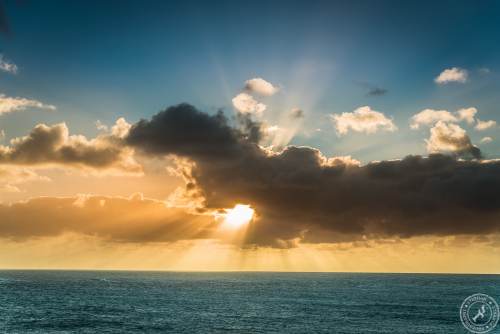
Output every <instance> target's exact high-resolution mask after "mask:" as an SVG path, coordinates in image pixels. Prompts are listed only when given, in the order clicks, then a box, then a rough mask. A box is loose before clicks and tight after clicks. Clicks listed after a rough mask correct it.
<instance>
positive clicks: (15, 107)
mask: <svg viewBox="0 0 500 334" xmlns="http://www.w3.org/2000/svg"><path fill="white" fill-rule="evenodd" d="M28 108H38V109H46V110H56V107H55V106H53V105H50V104H44V103H42V102H40V101H37V100H30V99H25V98H23V97H9V96H5V95H4V94H0V115H1V114H7V113H10V112H15V111H22V110H26V109H28Z"/></svg>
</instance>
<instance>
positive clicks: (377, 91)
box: [368, 87, 387, 96]
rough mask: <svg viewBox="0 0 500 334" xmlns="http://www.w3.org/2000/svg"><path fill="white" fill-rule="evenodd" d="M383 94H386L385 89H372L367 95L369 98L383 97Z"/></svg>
mask: <svg viewBox="0 0 500 334" xmlns="http://www.w3.org/2000/svg"><path fill="white" fill-rule="evenodd" d="M385 94H387V89H384V88H380V87H372V88H371V89H370V90H369V91H368V95H369V96H382V95H385Z"/></svg>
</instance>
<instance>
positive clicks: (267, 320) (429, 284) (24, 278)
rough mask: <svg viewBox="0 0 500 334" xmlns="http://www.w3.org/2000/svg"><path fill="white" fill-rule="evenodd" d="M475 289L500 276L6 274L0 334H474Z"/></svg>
mask: <svg viewBox="0 0 500 334" xmlns="http://www.w3.org/2000/svg"><path fill="white" fill-rule="evenodd" d="M478 292H482V293H486V294H489V295H490V296H492V297H494V298H495V299H496V300H497V301H499V300H500V276H490V275H414V274H411V275H406V274H326V273H325V274H323V273H171V272H105V271H100V272H99V271H0V332H2V333H70V332H77V333H214V332H220V333H227V332H232V333H447V334H449V333H467V331H466V330H465V329H464V328H463V327H462V325H461V323H460V319H459V307H460V305H461V303H462V301H463V299H464V298H465V297H467V296H469V295H472V294H474V293H478ZM492 333H499V328H496V330H495V331H493V332H492Z"/></svg>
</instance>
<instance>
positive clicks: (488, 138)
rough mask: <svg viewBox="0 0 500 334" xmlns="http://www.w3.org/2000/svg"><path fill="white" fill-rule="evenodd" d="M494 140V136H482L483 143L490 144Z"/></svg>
mask: <svg viewBox="0 0 500 334" xmlns="http://www.w3.org/2000/svg"><path fill="white" fill-rule="evenodd" d="M492 141H493V138H491V137H483V138H481V144H488V143H491V142H492Z"/></svg>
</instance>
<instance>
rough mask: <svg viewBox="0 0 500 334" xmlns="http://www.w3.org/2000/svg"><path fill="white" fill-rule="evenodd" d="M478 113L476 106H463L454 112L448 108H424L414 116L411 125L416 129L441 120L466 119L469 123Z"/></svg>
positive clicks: (453, 121) (471, 122) (458, 120)
mask: <svg viewBox="0 0 500 334" xmlns="http://www.w3.org/2000/svg"><path fill="white" fill-rule="evenodd" d="M476 114H477V109H476V108H474V107H470V108H461V109H459V110H457V111H456V112H453V113H452V112H449V111H447V110H435V109H424V110H422V111H421V112H419V113H417V114H415V115H413V116H412V118H411V120H410V127H411V128H412V129H414V130H416V129H418V128H420V126H421V125H426V126H432V125H434V124H436V123H437V122H439V121H442V122H448V123H458V122H461V121H465V122H467V123H468V124H473V123H474V122H475V116H476Z"/></svg>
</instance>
